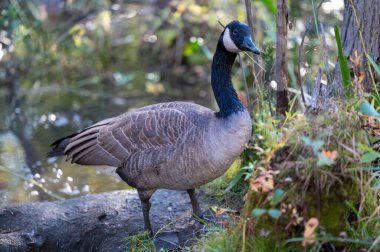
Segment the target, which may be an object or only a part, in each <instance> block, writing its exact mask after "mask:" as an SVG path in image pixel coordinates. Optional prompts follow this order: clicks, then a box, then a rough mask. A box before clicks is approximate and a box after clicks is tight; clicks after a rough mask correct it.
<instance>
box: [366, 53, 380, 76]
mask: <svg viewBox="0 0 380 252" xmlns="http://www.w3.org/2000/svg"><path fill="white" fill-rule="evenodd" d="M367 58H368V61H369V63H371V65H372V67H373V68H374V69H375V71H376V73H377V74H378V75H380V66H379V65H378V64H376V62H375V61H374V60H373V59H372V57H371V56H369V55H367Z"/></svg>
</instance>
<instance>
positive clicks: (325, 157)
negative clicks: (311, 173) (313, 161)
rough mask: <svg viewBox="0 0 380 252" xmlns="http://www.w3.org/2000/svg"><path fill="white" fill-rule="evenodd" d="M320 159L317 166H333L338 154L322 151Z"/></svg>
mask: <svg viewBox="0 0 380 252" xmlns="http://www.w3.org/2000/svg"><path fill="white" fill-rule="evenodd" d="M318 157H319V160H318V162H317V166H324V165H332V164H333V163H334V162H335V159H336V158H337V157H338V152H337V151H325V150H322V152H321V153H320V154H319V155H318Z"/></svg>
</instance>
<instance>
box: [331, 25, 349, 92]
mask: <svg viewBox="0 0 380 252" xmlns="http://www.w3.org/2000/svg"><path fill="white" fill-rule="evenodd" d="M334 31H335V40H336V44H337V46H338V54H339V66H340V73H341V75H342V83H343V88H344V94H345V97H346V98H349V97H350V93H351V92H350V91H351V81H350V70H349V68H348V63H347V58H346V57H345V56H344V54H343V48H342V42H341V39H340V34H339V28H338V26H336V25H335V26H334Z"/></svg>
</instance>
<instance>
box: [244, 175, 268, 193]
mask: <svg viewBox="0 0 380 252" xmlns="http://www.w3.org/2000/svg"><path fill="white" fill-rule="evenodd" d="M249 185H250V186H251V189H252V190H253V191H255V192H259V193H267V192H269V191H272V190H273V188H274V180H273V171H263V172H262V173H261V175H260V176H259V177H258V178H256V179H250V180H249Z"/></svg>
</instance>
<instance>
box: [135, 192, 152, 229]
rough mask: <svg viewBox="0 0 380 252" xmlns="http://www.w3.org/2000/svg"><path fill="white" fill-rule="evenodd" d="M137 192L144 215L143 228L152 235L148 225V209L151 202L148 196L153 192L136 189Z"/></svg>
mask: <svg viewBox="0 0 380 252" xmlns="http://www.w3.org/2000/svg"><path fill="white" fill-rule="evenodd" d="M137 192H138V193H139V198H140V201H141V208H142V212H143V216H144V230H145V231H148V232H149V234H150V235H153V231H152V226H151V225H150V219H149V210H150V207H151V206H152V204H151V203H150V201H149V200H150V197H152V194H153V192H147V191H139V190H138V191H137Z"/></svg>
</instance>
